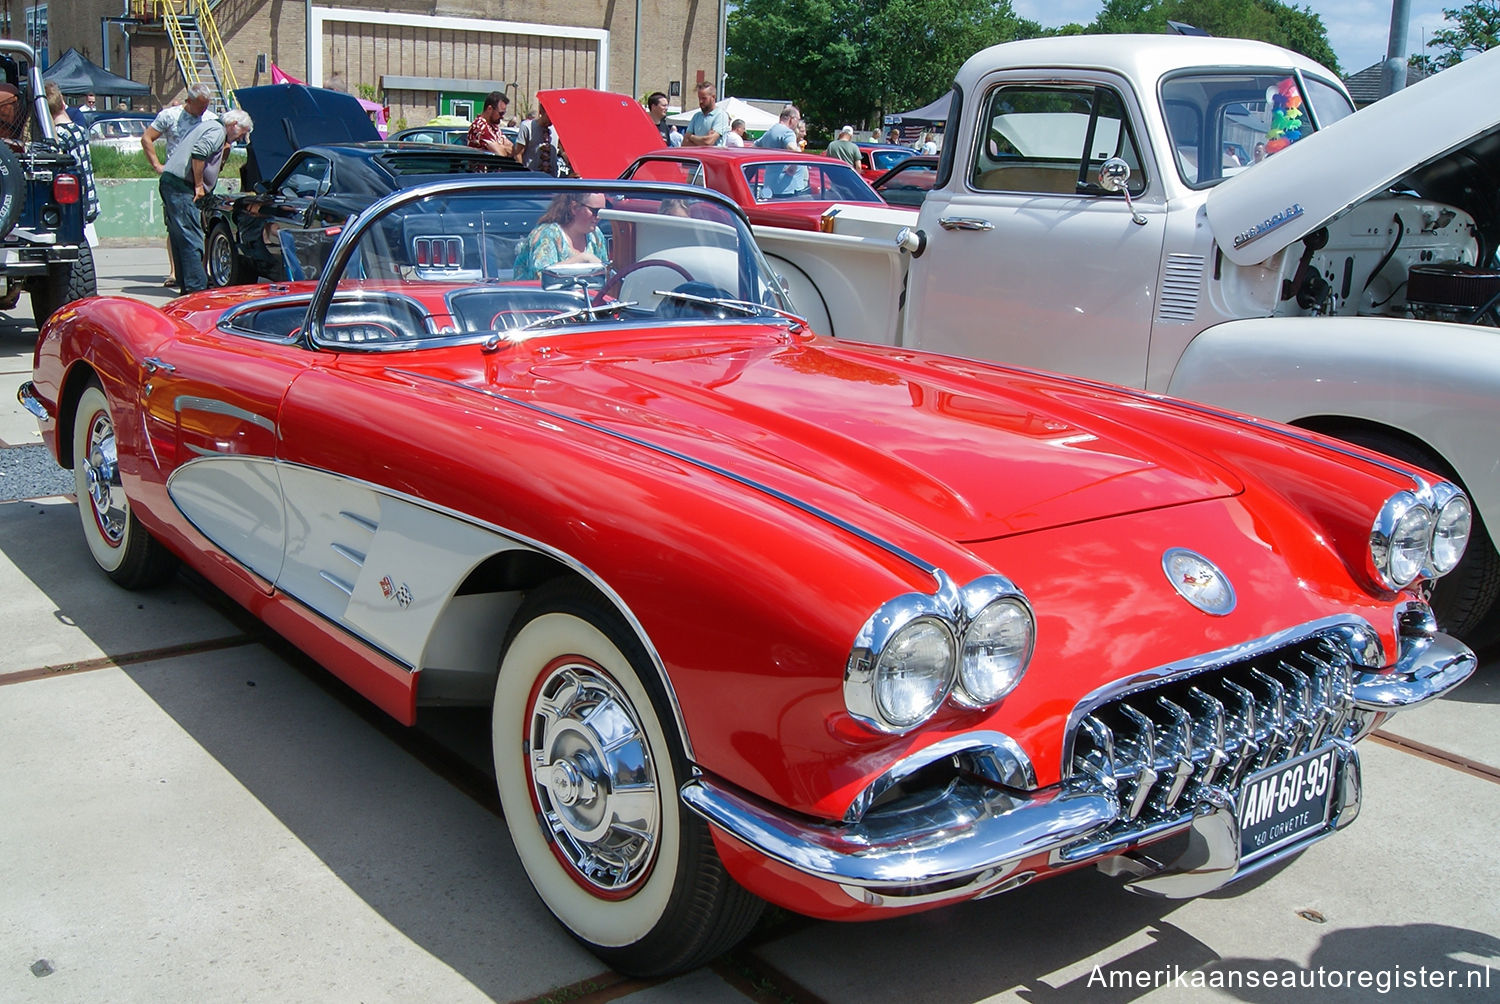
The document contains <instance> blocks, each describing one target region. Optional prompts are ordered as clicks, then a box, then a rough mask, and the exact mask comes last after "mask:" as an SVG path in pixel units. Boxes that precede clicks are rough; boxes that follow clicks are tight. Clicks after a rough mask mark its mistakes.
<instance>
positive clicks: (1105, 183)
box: [1099, 157, 1146, 227]
mask: <svg viewBox="0 0 1500 1004" xmlns="http://www.w3.org/2000/svg"><path fill="white" fill-rule="evenodd" d="M1099 187H1100V188H1102V189H1104V190H1105V191H1106V192H1117V193H1119V194H1120V195H1123V196H1125V208H1127V209H1129V210H1130V222H1132V223H1134V224H1135V225H1136V226H1139V227H1144V226H1145V225H1146V217H1144V216H1142V215H1141V214H1140V213H1138V212H1136V211H1135V203H1134V202H1131V201H1130V165H1129V164H1127V163H1125V161H1124V160H1123V159H1121V158H1119V157H1111V158H1109V159H1108V160H1106V161H1105V162H1104V163H1102V164H1100V165H1099Z"/></svg>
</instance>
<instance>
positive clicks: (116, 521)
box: [73, 384, 177, 589]
mask: <svg viewBox="0 0 1500 1004" xmlns="http://www.w3.org/2000/svg"><path fill="white" fill-rule="evenodd" d="M73 483H74V485H75V488H76V491H77V494H78V515H79V517H80V519H81V520H82V521H83V538H84V540H85V541H87V542H88V545H89V551H90V553H92V554H93V556H94V562H95V563H96V564H97V565H98V566H99V567H100V568H102V569H103V570H104V573H105V574H106V575H108V576H109V577H110V578H111V579H114V580H115V581H116V582H118V583H119V584H120V585H122V586H124V587H125V588H126V589H144V588H146V587H148V586H155V585H160V584H161V583H163V582H165V581H166V580H167V579H170V578H171V577H172V573H173V572H175V571H176V570H177V559H176V557H174V556H173V555H172V553H171V552H170V551H168V550H167V549H166V548H165V547H163V546H162V545H161V542H160V541H158V540H157V539H156V538H155V537H152V536H151V534H149V533H147V532H146V528H145V527H143V526H141V523H140V520H138V519H136V517H135V513H134V512H132V511H131V509H130V499H129V498H127V497H126V495H125V488H124V486H123V485H122V484H121V483H120V463H119V454H118V447H117V445H116V442H115V423H114V419H113V418H111V417H110V413H109V401H108V399H107V398H106V397H105V396H104V391H103V390H102V389H101V388H100V387H99V385H98V384H90V385H89V386H88V388H87V389H85V390H84V392H83V395H82V397H80V398H79V399H78V409H77V410H76V411H75V412H74V413H73Z"/></svg>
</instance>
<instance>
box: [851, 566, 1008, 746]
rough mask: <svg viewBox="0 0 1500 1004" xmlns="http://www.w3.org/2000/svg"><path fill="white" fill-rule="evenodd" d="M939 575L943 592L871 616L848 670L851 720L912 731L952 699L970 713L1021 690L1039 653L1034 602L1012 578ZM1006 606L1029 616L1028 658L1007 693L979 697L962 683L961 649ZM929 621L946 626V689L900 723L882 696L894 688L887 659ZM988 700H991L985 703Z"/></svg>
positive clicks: (909, 597) (910, 597)
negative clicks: (972, 631)
mask: <svg viewBox="0 0 1500 1004" xmlns="http://www.w3.org/2000/svg"><path fill="white" fill-rule="evenodd" d="M937 575H938V589H937V591H936V592H935V593H933V594H930V595H929V594H923V593H907V594H903V595H901V596H897V597H895V598H894V599H891V600H888V601H887V602H885V603H883V604H881V606H880V608H879V609H878V610H876V611H875V613H874V614H872V615H871V616H870V619H869V620H867V621H866V622H865V624H864V626H863V627H862V628H861V629H860V631H859V633H858V635H857V636H856V637H855V641H854V646H853V648H852V649H851V651H850V653H849V660H848V663H847V664H846V666H845V670H844V707H845V708H846V709H847V710H848V712H849V714H850V716H851V717H853V718H854V719H856V720H857V721H859V722H861V723H863V724H864V725H866V726H868V727H870V728H872V729H874V730H876V731H877V732H882V733H886V734H890V735H902V734H904V733H907V732H910V731H912V730H913V729H915V728H918V727H919V726H921V725H922V724H923V722H925V721H927V720H928V719H930V718H931V717H932V716H933V715H935V714H936V713H937V712H938V710H939V709H940V708H941V707H942V706H943V705H944V704H945V703H947V702H950V701H951V702H952V703H953V704H956V705H959V706H961V707H964V708H970V709H976V708H983V707H989V706H992V705H994V704H996V703H998V702H999V701H1000V700H1002V699H1003V698H1004V697H1005V695H1006V694H1008V693H1010V692H1011V691H1013V690H1014V689H1015V687H1016V684H1018V683H1019V682H1020V680H1021V678H1022V677H1023V676H1024V675H1025V673H1026V667H1027V666H1028V665H1029V664H1030V661H1031V656H1032V654H1033V653H1034V652H1035V648H1036V619H1035V616H1034V614H1033V613H1032V610H1031V604H1030V603H1029V602H1028V601H1027V600H1026V597H1025V596H1024V594H1022V592H1021V590H1020V589H1018V588H1017V587H1016V586H1015V585H1014V584H1013V583H1012V582H1011V581H1010V580H1009V579H1006V578H1005V577H1004V576H1001V575H985V576H981V577H980V578H978V579H975V580H974V581H973V582H971V583H969V584H968V585H967V586H963V587H961V588H960V587H958V586H955V585H954V584H953V582H952V580H951V579H949V578H948V577H947V576H946V575H945V574H943V573H942V572H939V573H937ZM1002 602H1004V603H1010V604H1014V605H1016V606H1018V607H1019V608H1020V609H1022V610H1024V612H1025V616H1026V621H1027V625H1028V629H1029V630H1028V634H1029V640H1028V643H1027V645H1026V652H1025V657H1024V659H1023V660H1022V664H1021V666H1020V668H1019V670H1018V671H1017V672H1016V673H1015V675H1014V679H1013V680H1011V681H1010V682H1009V685H1008V686H1006V687H1005V688H1004V690H1003V691H1002V692H1000V693H998V694H995V695H993V696H989V695H977V696H976V695H974V694H970V693H969V692H967V691H965V690H963V689H962V688H960V687H959V685H958V680H959V668H960V659H961V658H962V647H961V646H962V643H963V639H964V638H965V635H966V633H967V631H968V629H969V627H970V626H971V625H972V623H973V622H974V620H975V619H976V618H978V617H981V616H982V615H983V614H984V612H985V611H986V610H988V609H989V608H991V607H992V606H993V605H994V604H996V603H1002ZM926 622H936V623H938V624H940V625H942V626H943V629H944V630H945V631H946V632H947V635H948V638H949V642H950V644H949V657H948V659H947V665H946V667H945V674H944V675H945V680H944V686H943V687H942V688H941V693H937V694H936V699H935V700H934V701H933V702H932V703H931V706H930V707H929V708H927V709H926V712H925V714H922V715H921V716H920V717H914V718H912V719H909V720H905V719H902V720H897V719H896V718H895V717H894V716H893V715H892V714H891V708H890V702H889V701H887V700H884V699H883V698H882V688H883V687H884V686H886V685H888V681H887V679H886V677H885V676H884V674H885V673H886V672H887V669H886V668H885V664H884V663H883V661H882V660H883V657H884V656H885V655H886V654H887V653H889V652H890V651H891V648H892V646H893V645H894V644H895V643H896V642H897V641H898V639H899V638H901V636H902V633H903V632H906V631H909V630H913V629H915V628H916V627H917V626H918V625H920V624H923V623H926ZM935 693H936V691H935ZM985 697H988V699H986V700H981V698H985Z"/></svg>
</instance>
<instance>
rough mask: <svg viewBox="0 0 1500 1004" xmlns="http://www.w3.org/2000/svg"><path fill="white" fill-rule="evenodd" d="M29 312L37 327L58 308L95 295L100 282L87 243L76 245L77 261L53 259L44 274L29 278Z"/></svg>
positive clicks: (45, 321)
mask: <svg viewBox="0 0 1500 1004" xmlns="http://www.w3.org/2000/svg"><path fill="white" fill-rule="evenodd" d="M30 288H31V314H32V316H33V317H34V318H35V319H36V326H37V328H38V329H40V328H41V326H42V325H43V324H46V323H47V319H48V318H49V317H51V316H52V315H53V314H55V313H56V312H57V311H58V309H59V308H60V307H63V306H64V305H66V304H69V303H72V302H73V301H74V300H81V299H83V298H84V297H85V296H97V295H98V293H99V281H98V278H97V276H96V275H95V273H94V252H93V251H92V250H91V249H90V248H89V246H88V245H87V244H83V245H80V246H79V248H78V260H77V261H71V262H56V263H54V264H53V265H52V266H51V267H49V268H48V269H47V274H46V275H42V276H36V277H34V278H33V279H31V280H30Z"/></svg>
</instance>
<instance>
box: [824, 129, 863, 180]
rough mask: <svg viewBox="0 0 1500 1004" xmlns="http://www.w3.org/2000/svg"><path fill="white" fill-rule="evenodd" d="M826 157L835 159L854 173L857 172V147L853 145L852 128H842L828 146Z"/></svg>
mask: <svg viewBox="0 0 1500 1004" xmlns="http://www.w3.org/2000/svg"><path fill="white" fill-rule="evenodd" d="M828 156H830V157H837V158H838V159H839V160H842V161H843V162H844V163H846V164H848V165H849V166H850V167H852V168H854V169H855V170H856V171H857V170H859V147H857V146H855V145H854V127H853V126H844V128H842V129H840V130H839V135H838V138H837V139H835V140H834V141H833V142H832V143H829V144H828Z"/></svg>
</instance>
